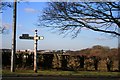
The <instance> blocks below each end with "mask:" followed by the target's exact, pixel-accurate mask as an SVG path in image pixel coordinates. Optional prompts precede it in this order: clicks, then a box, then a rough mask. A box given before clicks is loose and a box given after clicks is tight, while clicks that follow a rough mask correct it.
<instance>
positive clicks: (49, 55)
mask: <svg viewBox="0 0 120 80" xmlns="http://www.w3.org/2000/svg"><path fill="white" fill-rule="evenodd" d="M117 55H118V50H117V49H116V48H112V49H110V48H109V47H104V46H100V45H96V46H93V47H92V48H87V49H82V50H80V51H70V50H69V51H65V52H64V51H63V50H59V51H53V52H46V53H44V54H41V53H40V52H38V56H37V66H38V69H56V70H107V71H116V70H118V64H117V63H118V56H117ZM33 58H34V57H33V53H29V52H27V51H26V52H17V53H16V63H15V64H16V69H33V60H34V59H33ZM10 63H11V52H3V53H2V65H3V69H7V68H8V69H9V68H10Z"/></svg>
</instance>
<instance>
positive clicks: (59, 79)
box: [2, 76, 120, 80]
mask: <svg viewBox="0 0 120 80" xmlns="http://www.w3.org/2000/svg"><path fill="white" fill-rule="evenodd" d="M2 80H120V77H79V76H74V77H71V76H67V77H66V76H39V77H2Z"/></svg>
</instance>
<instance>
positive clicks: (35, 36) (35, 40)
mask: <svg viewBox="0 0 120 80" xmlns="http://www.w3.org/2000/svg"><path fill="white" fill-rule="evenodd" d="M37 37H38V35H37V30H35V35H34V72H36V73H37V41H38V39H37Z"/></svg>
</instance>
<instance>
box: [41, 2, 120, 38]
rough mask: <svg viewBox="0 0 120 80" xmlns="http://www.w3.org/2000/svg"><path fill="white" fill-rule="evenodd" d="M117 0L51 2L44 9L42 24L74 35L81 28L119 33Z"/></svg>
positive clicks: (119, 5) (119, 7) (119, 21)
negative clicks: (111, 0) (112, 0)
mask: <svg viewBox="0 0 120 80" xmlns="http://www.w3.org/2000/svg"><path fill="white" fill-rule="evenodd" d="M119 9H120V4H118V2H68V3H67V2H51V3H48V7H47V8H46V9H45V10H44V12H43V15H42V18H41V17H40V19H39V20H40V21H39V22H40V24H39V25H40V26H41V23H42V25H43V26H46V27H52V28H55V29H56V28H57V29H59V30H60V31H61V33H64V34H68V33H73V37H76V36H77V35H78V33H79V32H80V31H81V29H82V28H88V29H91V30H94V31H99V32H104V33H111V34H112V35H115V36H116V35H120V33H119V32H118V31H117V30H118V28H120V20H119V19H120V17H118V16H117V14H118V10H119Z"/></svg>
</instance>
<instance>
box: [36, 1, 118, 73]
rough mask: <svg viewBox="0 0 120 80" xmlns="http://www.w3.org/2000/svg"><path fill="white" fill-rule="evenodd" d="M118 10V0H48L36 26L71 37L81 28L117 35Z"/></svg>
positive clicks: (75, 35)
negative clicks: (51, 0)
mask: <svg viewBox="0 0 120 80" xmlns="http://www.w3.org/2000/svg"><path fill="white" fill-rule="evenodd" d="M119 11H120V4H119V1H118V2H50V3H48V7H46V8H45V9H44V11H43V15H42V17H39V24H38V26H45V27H51V28H53V29H58V30H59V31H60V32H61V33H63V34H65V35H67V34H69V33H70V34H72V35H73V38H75V37H77V35H78V34H79V33H80V31H81V29H82V28H88V29H90V30H93V31H98V32H103V33H106V34H107V33H109V34H112V35H113V36H117V37H119V36H120V32H119V31H118V29H120V16H118V14H119ZM119 54H120V53H119ZM119 63H120V60H119ZM119 66H120V64H119ZM119 71H120V67H119Z"/></svg>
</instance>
